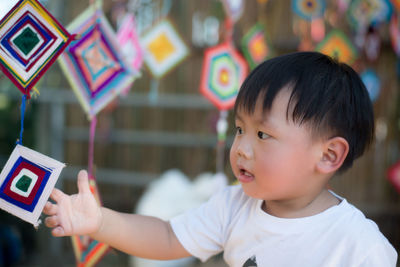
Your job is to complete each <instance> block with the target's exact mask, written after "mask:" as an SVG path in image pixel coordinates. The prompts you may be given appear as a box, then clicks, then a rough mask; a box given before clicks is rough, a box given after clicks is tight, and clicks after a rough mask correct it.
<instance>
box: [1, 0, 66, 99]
mask: <svg viewBox="0 0 400 267" xmlns="http://www.w3.org/2000/svg"><path fill="white" fill-rule="evenodd" d="M72 39H73V37H72V36H71V35H70V34H69V33H68V32H67V31H66V30H65V29H64V27H63V26H62V25H61V24H60V23H59V22H58V21H57V20H56V19H55V18H54V17H53V16H52V15H51V14H50V13H49V12H48V11H47V10H46V9H45V8H44V7H43V6H42V5H41V4H40V3H39V2H38V1H36V0H22V1H19V2H18V3H17V4H16V5H15V6H14V7H13V8H12V9H11V10H10V11H9V12H8V13H7V15H6V16H5V17H4V18H3V19H2V20H1V21H0V68H1V70H2V71H3V73H4V74H5V75H6V76H7V77H8V78H9V79H10V80H11V81H12V82H13V83H14V84H15V85H16V86H17V88H18V89H19V90H20V91H21V92H22V93H23V94H25V95H26V96H27V97H28V99H29V98H30V94H29V93H30V90H31V89H32V88H33V86H34V85H35V84H36V83H37V82H38V81H39V79H40V78H41V77H42V76H43V74H44V73H45V72H46V71H47V70H48V68H49V67H50V66H51V65H52V64H53V63H54V61H55V60H56V59H57V57H58V56H59V55H60V54H61V53H62V52H63V50H64V49H65V48H66V47H67V46H68V44H69V43H70V42H71V41H72Z"/></svg>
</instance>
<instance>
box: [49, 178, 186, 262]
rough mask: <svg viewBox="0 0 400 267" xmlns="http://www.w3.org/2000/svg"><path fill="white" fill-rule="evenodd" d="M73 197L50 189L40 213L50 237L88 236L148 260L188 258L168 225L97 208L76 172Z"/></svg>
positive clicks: (85, 181)
mask: <svg viewBox="0 0 400 267" xmlns="http://www.w3.org/2000/svg"><path fill="white" fill-rule="evenodd" d="M78 189H79V192H78V194H76V195H71V196H69V195H66V194H64V193H63V192H62V191H60V190H58V189H54V190H53V192H52V194H51V198H52V199H53V200H54V201H55V202H56V203H55V204H52V203H50V202H48V203H47V204H46V205H45V208H44V210H43V212H44V213H45V214H47V215H49V217H47V218H46V220H45V224H46V226H48V227H51V228H53V230H52V234H53V235H54V236H70V235H88V236H90V237H92V238H93V239H96V240H98V241H100V242H103V243H106V244H109V245H110V246H112V247H114V248H116V249H119V250H121V251H124V252H126V253H129V254H132V255H135V256H139V257H145V258H151V259H176V258H182V257H188V256H190V254H189V253H188V252H187V251H186V250H185V249H184V248H183V246H182V245H181V244H180V242H179V241H178V239H177V238H176V236H175V234H174V233H173V231H172V229H171V227H170V225H169V223H168V222H166V221H163V220H160V219H158V218H155V217H149V216H141V215H134V214H125V213H119V212H116V211H113V210H110V209H107V208H102V207H99V206H98V204H97V202H96V200H95V198H94V196H93V194H92V193H91V192H90V188H89V183H88V177H87V173H86V172H85V171H81V172H79V175H78Z"/></svg>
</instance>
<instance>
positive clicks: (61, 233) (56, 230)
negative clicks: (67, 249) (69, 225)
mask: <svg viewBox="0 0 400 267" xmlns="http://www.w3.org/2000/svg"><path fill="white" fill-rule="evenodd" d="M51 233H52V235H53V236H65V233H64V229H63V228H62V227H61V226H57V227H56V228H54V229H53V230H52V231H51Z"/></svg>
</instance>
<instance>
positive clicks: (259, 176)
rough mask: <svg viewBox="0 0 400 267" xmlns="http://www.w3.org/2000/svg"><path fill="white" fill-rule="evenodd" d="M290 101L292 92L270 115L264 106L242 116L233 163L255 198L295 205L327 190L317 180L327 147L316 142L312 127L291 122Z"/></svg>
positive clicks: (278, 101)
mask: <svg viewBox="0 0 400 267" xmlns="http://www.w3.org/2000/svg"><path fill="white" fill-rule="evenodd" d="M289 97H290V91H289V90H286V89H284V90H281V92H280V93H279V94H278V95H277V96H276V98H275V99H274V102H273V105H272V107H271V110H270V111H269V112H268V113H263V112H262V103H261V101H258V102H257V104H256V108H255V111H254V113H253V114H248V113H246V112H243V110H240V109H239V110H238V111H237V114H236V118H235V124H236V128H237V131H236V136H235V140H234V142H233V145H232V147H231V151H230V161H231V166H232V170H233V173H234V174H235V176H236V178H237V179H238V180H239V182H240V183H241V184H242V187H243V190H244V192H245V193H246V194H247V195H249V196H251V197H254V198H257V199H263V200H276V201H279V200H291V199H295V198H298V197H301V196H305V195H307V194H311V193H315V190H317V188H319V187H321V181H320V180H321V179H317V177H316V175H313V174H315V167H316V163H317V162H318V161H319V160H320V159H321V156H322V152H321V151H322V150H321V145H320V144H321V142H318V141H313V140H312V138H311V132H310V130H309V129H308V128H307V127H306V126H304V125H301V126H300V125H298V124H295V123H294V122H293V121H292V119H291V118H289V119H287V118H286V110H287V105H288V100H289ZM289 114H290V112H289Z"/></svg>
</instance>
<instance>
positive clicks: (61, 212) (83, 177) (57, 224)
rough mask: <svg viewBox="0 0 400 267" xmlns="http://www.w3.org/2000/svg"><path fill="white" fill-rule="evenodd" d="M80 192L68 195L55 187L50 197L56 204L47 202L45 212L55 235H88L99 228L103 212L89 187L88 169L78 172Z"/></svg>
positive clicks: (47, 224) (47, 221) (47, 223)
mask: <svg viewBox="0 0 400 267" xmlns="http://www.w3.org/2000/svg"><path fill="white" fill-rule="evenodd" d="M78 191H79V192H78V194H75V195H71V196H69V195H66V194H64V193H63V192H62V191H60V190H58V189H56V188H55V189H54V190H53V192H52V193H51V195H50V197H51V198H52V199H53V200H54V201H55V202H56V203H55V204H53V203H51V202H49V201H48V202H47V203H46V205H45V207H44V209H43V213H44V214H46V215H49V217H47V218H46V220H45V224H46V226H47V227H50V228H54V229H53V230H52V231H51V232H52V234H53V235H54V236H69V235H88V234H92V233H95V232H97V231H98V230H99V228H100V226H101V221H102V213H101V210H100V207H99V205H98V204H97V202H96V199H95V198H94V196H93V194H92V193H91V191H90V188H89V180H88V175H87V172H86V171H83V170H82V171H80V172H79V174H78Z"/></svg>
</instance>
